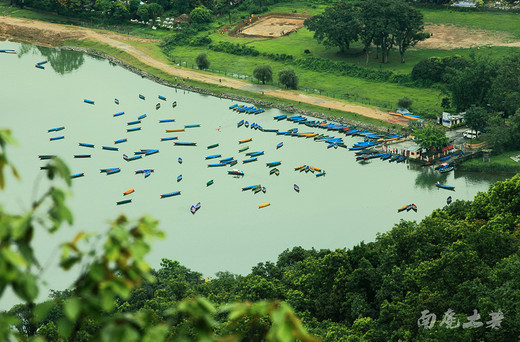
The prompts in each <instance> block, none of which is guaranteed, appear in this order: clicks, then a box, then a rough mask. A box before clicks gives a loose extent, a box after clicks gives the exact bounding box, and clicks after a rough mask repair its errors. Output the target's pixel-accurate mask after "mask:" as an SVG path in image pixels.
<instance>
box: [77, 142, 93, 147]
mask: <svg viewBox="0 0 520 342" xmlns="http://www.w3.org/2000/svg"><path fill="white" fill-rule="evenodd" d="M79 146H83V147H94V144H87V143H79Z"/></svg>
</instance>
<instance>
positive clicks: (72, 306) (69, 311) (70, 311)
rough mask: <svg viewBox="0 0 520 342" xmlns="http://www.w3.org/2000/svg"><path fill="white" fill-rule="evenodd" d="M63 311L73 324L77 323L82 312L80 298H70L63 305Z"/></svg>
mask: <svg viewBox="0 0 520 342" xmlns="http://www.w3.org/2000/svg"><path fill="white" fill-rule="evenodd" d="M63 311H65V315H66V316H67V318H68V319H70V320H71V321H72V322H74V321H76V319H77V318H78V316H79V313H80V311H81V301H80V300H79V299H78V298H74V297H73V298H69V299H67V300H66V301H65V303H63Z"/></svg>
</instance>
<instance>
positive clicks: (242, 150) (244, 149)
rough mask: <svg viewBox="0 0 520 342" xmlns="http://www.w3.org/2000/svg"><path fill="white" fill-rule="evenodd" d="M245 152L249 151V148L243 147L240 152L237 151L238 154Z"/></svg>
mask: <svg viewBox="0 0 520 342" xmlns="http://www.w3.org/2000/svg"><path fill="white" fill-rule="evenodd" d="M247 150H249V146H244V147H242V148H241V149H240V150H238V153H240V152H244V151H247Z"/></svg>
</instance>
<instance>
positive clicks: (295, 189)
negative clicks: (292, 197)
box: [294, 184, 300, 192]
mask: <svg viewBox="0 0 520 342" xmlns="http://www.w3.org/2000/svg"><path fill="white" fill-rule="evenodd" d="M294 191H296V192H300V187H299V186H298V185H296V184H294Z"/></svg>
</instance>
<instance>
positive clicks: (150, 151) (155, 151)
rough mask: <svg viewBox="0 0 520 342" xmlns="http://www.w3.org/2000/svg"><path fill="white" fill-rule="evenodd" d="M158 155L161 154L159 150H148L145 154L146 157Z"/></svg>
mask: <svg viewBox="0 0 520 342" xmlns="http://www.w3.org/2000/svg"><path fill="white" fill-rule="evenodd" d="M156 153H159V150H148V151H146V152H145V154H144V155H145V156H150V155H152V154H156Z"/></svg>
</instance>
